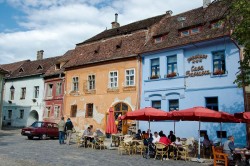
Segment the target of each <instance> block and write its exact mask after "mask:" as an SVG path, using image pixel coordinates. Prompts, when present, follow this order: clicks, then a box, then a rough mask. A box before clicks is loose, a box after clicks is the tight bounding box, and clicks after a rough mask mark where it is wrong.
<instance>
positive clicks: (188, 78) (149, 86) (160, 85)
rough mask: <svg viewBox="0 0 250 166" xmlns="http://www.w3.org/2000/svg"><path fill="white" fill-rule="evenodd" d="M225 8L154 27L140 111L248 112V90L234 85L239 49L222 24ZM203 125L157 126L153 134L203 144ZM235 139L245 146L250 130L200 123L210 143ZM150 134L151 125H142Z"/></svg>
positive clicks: (145, 59) (178, 17) (190, 13)
mask: <svg viewBox="0 0 250 166" xmlns="http://www.w3.org/2000/svg"><path fill="white" fill-rule="evenodd" d="M223 9H224V8H223V6H221V4H220V3H214V4H211V5H210V6H208V7H207V8H206V9H204V8H203V7H201V8H197V9H194V10H191V11H188V12H185V13H182V14H179V15H176V16H170V15H169V14H166V17H165V18H163V19H162V20H161V21H160V22H159V23H158V24H157V25H155V26H153V27H151V29H150V34H151V38H150V39H149V41H148V42H147V44H146V45H145V47H144V48H143V51H142V52H143V53H142V54H141V58H142V87H141V101H140V107H141V108H143V107H147V106H152V107H155V108H159V109H162V110H165V111H171V110H181V109H186V108H190V107H194V106H204V107H207V108H210V109H213V110H217V111H224V112H228V113H231V114H233V113H235V112H242V111H244V97H243V89H242V88H238V87H237V85H236V84H234V83H233V82H234V80H235V79H236V73H237V72H238V67H239V64H238V61H239V59H240V49H239V48H238V46H237V44H236V43H235V42H234V41H233V40H232V39H231V38H230V34H229V33H228V32H229V31H228V30H226V28H225V27H226V26H225V23H224V22H223V21H221V18H222V13H223ZM198 124H199V123H198V122H187V121H181V122H175V123H174V122H173V121H169V122H154V123H151V126H152V127H151V131H152V132H154V131H160V130H163V131H164V133H165V134H168V133H169V131H170V130H174V126H175V134H176V136H179V137H181V138H183V137H186V138H188V137H195V138H197V139H198ZM220 127H222V131H224V132H223V136H224V137H225V138H226V136H229V135H234V136H235V142H236V144H241V145H243V144H245V143H246V125H245V124H232V123H223V124H222V125H221V126H220V123H201V130H204V131H203V132H207V134H208V135H209V138H210V140H213V141H215V142H217V141H219V140H220V138H218V135H219V133H218V132H219V131H220V130H221V128H220ZM139 128H141V129H142V130H147V128H148V124H147V122H139ZM225 138H224V140H223V141H225Z"/></svg>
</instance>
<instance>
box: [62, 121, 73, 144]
mask: <svg viewBox="0 0 250 166" xmlns="http://www.w3.org/2000/svg"><path fill="white" fill-rule="evenodd" d="M73 128H74V125H73V123H72V122H71V120H70V118H68V119H67V122H66V124H65V128H64V131H66V134H67V144H68V145H69V143H70V139H71V135H72V130H73Z"/></svg>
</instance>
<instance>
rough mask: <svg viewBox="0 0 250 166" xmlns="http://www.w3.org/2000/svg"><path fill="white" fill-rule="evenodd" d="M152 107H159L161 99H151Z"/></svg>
mask: <svg viewBox="0 0 250 166" xmlns="http://www.w3.org/2000/svg"><path fill="white" fill-rule="evenodd" d="M152 107H153V108H156V109H161V101H160V100H157V101H152Z"/></svg>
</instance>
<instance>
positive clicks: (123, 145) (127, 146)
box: [118, 141, 132, 155]
mask: <svg viewBox="0 0 250 166" xmlns="http://www.w3.org/2000/svg"><path fill="white" fill-rule="evenodd" d="M123 152H125V153H127V154H128V155H130V154H131V152H132V144H131V142H124V141H121V142H120V145H119V146H118V154H121V155H122V154H123Z"/></svg>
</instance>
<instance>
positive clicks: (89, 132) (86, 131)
mask: <svg viewBox="0 0 250 166" xmlns="http://www.w3.org/2000/svg"><path fill="white" fill-rule="evenodd" d="M90 135H92V133H91V131H90V127H88V128H87V129H86V130H84V132H83V135H82V137H84V136H90Z"/></svg>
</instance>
